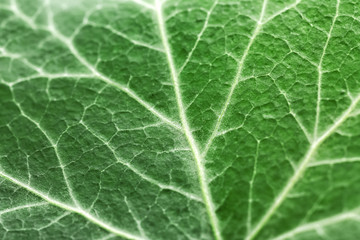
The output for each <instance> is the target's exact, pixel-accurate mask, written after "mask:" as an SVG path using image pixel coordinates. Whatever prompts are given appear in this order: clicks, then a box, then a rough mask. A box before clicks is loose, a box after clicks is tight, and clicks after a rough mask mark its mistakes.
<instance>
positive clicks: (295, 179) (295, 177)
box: [246, 95, 360, 240]
mask: <svg viewBox="0 0 360 240" xmlns="http://www.w3.org/2000/svg"><path fill="white" fill-rule="evenodd" d="M359 101H360V95H359V96H357V97H356V98H355V99H354V101H353V102H352V103H351V105H350V106H349V108H348V109H347V110H346V111H344V112H343V114H342V115H341V116H340V117H339V118H338V119H337V121H335V123H334V124H333V125H332V126H330V127H329V128H328V129H327V130H326V131H325V132H324V133H323V134H322V135H321V136H320V137H319V138H317V139H316V140H315V141H314V142H313V143H312V144H311V146H310V148H309V150H308V152H307V153H306V155H305V157H304V159H303V160H302V161H301V162H300V164H299V166H298V168H297V169H296V170H295V172H294V175H293V176H292V177H291V178H290V180H289V181H288V182H287V184H286V185H285V187H284V189H283V190H282V191H281V192H280V194H279V195H278V196H277V197H276V199H275V200H274V202H273V203H272V205H271V206H270V207H269V209H268V210H267V211H266V213H265V214H264V216H263V217H262V218H261V219H260V221H259V222H258V223H257V225H256V227H255V228H254V229H253V230H252V231H251V233H250V234H249V235H248V236H247V237H246V240H250V239H253V238H254V237H255V236H256V235H257V234H258V233H259V231H260V230H261V229H262V228H263V226H264V225H265V224H266V223H267V222H268V220H269V219H270V218H271V217H272V215H273V214H274V213H275V212H276V210H277V209H278V207H279V206H280V205H281V204H282V203H283V202H284V200H285V199H286V198H287V196H288V194H289V193H290V191H291V190H292V188H293V187H294V185H295V184H296V183H297V182H298V180H299V179H300V178H301V177H302V175H303V173H304V172H305V170H306V168H308V167H309V163H310V161H311V160H312V157H313V155H314V154H315V152H316V150H317V149H318V148H319V146H320V145H321V144H322V143H323V142H324V141H325V140H326V139H327V138H328V137H329V136H331V134H333V133H334V132H335V131H336V129H337V128H338V127H339V126H341V124H342V123H343V122H344V121H346V119H348V117H350V115H351V112H352V111H353V110H354V109H355V108H356V106H357V104H358V103H359Z"/></svg>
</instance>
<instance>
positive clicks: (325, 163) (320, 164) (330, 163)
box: [309, 157, 360, 167]
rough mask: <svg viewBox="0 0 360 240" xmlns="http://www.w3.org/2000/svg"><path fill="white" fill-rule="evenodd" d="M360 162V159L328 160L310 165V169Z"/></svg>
mask: <svg viewBox="0 0 360 240" xmlns="http://www.w3.org/2000/svg"><path fill="white" fill-rule="evenodd" d="M353 162H360V157H349V158H345V157H344V158H336V159H326V160H318V161H315V162H311V163H309V167H318V166H324V165H335V164H341V163H353Z"/></svg>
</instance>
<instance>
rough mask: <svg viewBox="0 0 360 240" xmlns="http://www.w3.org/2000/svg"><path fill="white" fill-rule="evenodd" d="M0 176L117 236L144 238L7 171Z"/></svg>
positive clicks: (135, 238)
mask: <svg viewBox="0 0 360 240" xmlns="http://www.w3.org/2000/svg"><path fill="white" fill-rule="evenodd" d="M0 177H3V178H5V179H7V180H9V181H10V182H12V183H14V184H16V185H18V186H20V187H22V188H24V189H26V190H27V191H29V192H31V193H33V194H35V195H37V196H39V197H40V198H42V199H44V200H45V201H47V202H48V203H50V204H52V205H55V206H57V207H59V208H62V209H64V210H67V211H70V212H74V213H77V214H79V215H81V216H83V217H84V218H86V219H87V220H89V221H90V222H92V223H94V224H96V225H98V226H100V227H102V228H104V229H106V230H107V231H109V232H111V233H114V234H116V235H118V236H121V237H125V238H128V239H134V240H144V238H142V237H140V236H137V235H134V234H132V233H129V232H127V231H126V230H122V229H119V228H117V227H114V226H112V225H111V224H110V223H107V222H106V221H104V220H102V219H100V218H98V216H94V215H92V214H90V213H89V212H86V211H84V210H83V209H80V208H77V207H74V206H70V205H67V204H65V203H62V202H60V201H58V200H56V199H53V198H52V197H50V196H48V195H47V194H45V193H43V192H41V191H39V190H37V189H35V188H33V187H31V186H29V185H28V184H25V183H23V182H21V181H19V180H17V179H16V178H14V177H12V176H10V175H8V174H7V173H5V172H3V171H0Z"/></svg>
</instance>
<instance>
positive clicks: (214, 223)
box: [155, 0, 222, 240]
mask: <svg viewBox="0 0 360 240" xmlns="http://www.w3.org/2000/svg"><path fill="white" fill-rule="evenodd" d="M155 11H156V16H157V21H158V26H159V31H160V35H161V40H162V43H163V47H164V49H165V54H166V58H167V62H168V66H169V70H170V74H171V79H172V81H173V85H174V91H175V95H176V102H177V106H178V111H179V116H180V120H181V125H182V128H183V130H184V134H185V137H186V139H187V142H188V144H189V146H190V148H191V151H192V154H193V157H194V160H195V163H196V168H197V169H196V170H197V175H198V179H199V184H200V188H201V193H202V196H203V200H204V204H205V207H206V211H207V214H208V218H209V221H210V224H211V227H212V230H213V233H214V237H215V239H217V240H221V239H222V237H221V233H220V229H219V226H218V220H217V216H216V214H215V207H214V204H213V202H212V198H211V195H210V191H209V188H208V185H207V181H206V173H205V168H204V166H203V159H202V157H201V153H200V151H199V148H198V146H197V143H196V141H195V139H194V137H193V135H192V132H191V129H190V126H189V123H188V120H187V117H186V113H185V108H184V104H183V101H182V96H181V90H180V87H179V78H178V73H177V71H176V68H175V64H174V59H173V56H172V54H171V49H170V46H169V42H168V37H167V33H166V26H165V22H164V17H163V12H162V4H161V0H156V2H155Z"/></svg>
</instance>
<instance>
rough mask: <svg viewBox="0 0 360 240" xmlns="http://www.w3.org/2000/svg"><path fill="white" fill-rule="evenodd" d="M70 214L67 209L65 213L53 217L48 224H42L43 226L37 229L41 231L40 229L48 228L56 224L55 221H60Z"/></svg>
mask: <svg viewBox="0 0 360 240" xmlns="http://www.w3.org/2000/svg"><path fill="white" fill-rule="evenodd" d="M70 214H71V212H68V211H66V212H65V213H63V214H61V215H60V216H58V217H56V218H54V219H52V220H51V221H50V222H49V223H48V224H46V225H45V226H42V227H40V228H37V230H38V231H40V230H43V229H45V228H48V227H50V226H52V225H54V224H55V223H58V222H59V221H60V220H61V219H63V218H64V217H66V216H68V215H70Z"/></svg>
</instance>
